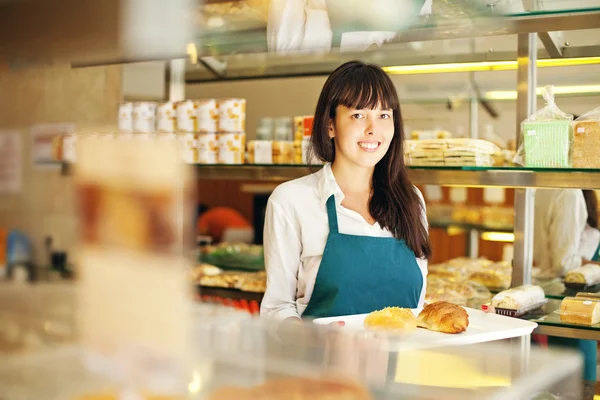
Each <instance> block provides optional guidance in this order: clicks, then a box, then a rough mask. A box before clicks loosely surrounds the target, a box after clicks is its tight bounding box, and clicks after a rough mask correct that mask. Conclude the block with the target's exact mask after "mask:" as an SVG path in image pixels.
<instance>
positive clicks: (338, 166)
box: [331, 161, 374, 194]
mask: <svg viewBox="0 0 600 400" xmlns="http://www.w3.org/2000/svg"><path fill="white" fill-rule="evenodd" d="M331 171H332V172H333V176H334V177H335V181H336V182H337V184H338V186H339V187H340V189H342V192H344V194H353V193H370V192H371V181H372V178H373V171H374V168H362V167H359V166H357V165H352V164H350V163H344V162H341V161H334V162H333V163H332V164H331Z"/></svg>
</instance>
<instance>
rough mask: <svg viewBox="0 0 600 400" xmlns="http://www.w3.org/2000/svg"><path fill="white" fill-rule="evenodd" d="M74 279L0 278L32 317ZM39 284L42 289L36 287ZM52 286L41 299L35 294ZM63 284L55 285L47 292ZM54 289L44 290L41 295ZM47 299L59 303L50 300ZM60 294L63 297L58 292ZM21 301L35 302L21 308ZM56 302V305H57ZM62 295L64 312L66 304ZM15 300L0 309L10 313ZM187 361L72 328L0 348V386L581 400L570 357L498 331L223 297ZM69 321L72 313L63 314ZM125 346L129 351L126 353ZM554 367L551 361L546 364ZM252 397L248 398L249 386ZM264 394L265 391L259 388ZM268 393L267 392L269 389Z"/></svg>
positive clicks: (197, 330)
mask: <svg viewBox="0 0 600 400" xmlns="http://www.w3.org/2000/svg"><path fill="white" fill-rule="evenodd" d="M76 290H77V287H76V286H74V285H73V286H71V287H70V288H66V287H65V286H63V285H57V286H54V287H53V286H52V285H41V286H29V287H22V288H19V289H18V290H16V291H15V290H12V289H8V292H11V293H12V303H13V304H14V305H17V307H16V309H19V310H20V312H19V313H18V314H20V315H28V316H30V317H31V318H32V319H34V320H36V321H37V323H38V324H39V325H41V326H44V325H47V324H49V323H53V322H54V320H52V321H51V320H50V319H49V316H50V315H53V314H56V310H57V304H59V306H58V308H61V307H63V306H64V304H66V303H69V302H71V304H76V303H75V301H74V300H75V298H74V296H75V295H76ZM40 292H43V294H42V295H41V296H39V295H38V293H40ZM47 293H52V299H50V298H49V297H48V296H47V295H46V296H44V294H47ZM59 293H62V294H61V295H58V296H57V294H59ZM49 300H53V301H49ZM57 301H58V303H57ZM65 302H66V303H65ZM22 304H27V305H33V306H35V309H36V310H37V311H36V312H33V311H32V310H29V312H27V311H26V310H24V309H23V308H22V307H19V306H21V305H22ZM60 304H62V305H60ZM74 311H75V310H74V309H73V308H72V307H71V306H67V307H65V308H64V309H63V310H62V313H63V314H68V315H73V314H74ZM14 315H15V314H14V311H11V314H10V315H9V314H7V313H6V312H4V310H2V311H0V317H1V318H3V320H4V321H12V320H13V318H14ZM190 318H191V319H192V321H193V324H192V326H191V329H192V331H191V332H190V333H191V337H193V338H194V340H193V341H190V342H189V360H182V361H181V363H182V364H181V365H173V364H172V360H171V363H162V362H161V360H160V358H157V359H149V358H145V357H136V356H135V352H134V353H128V352H127V351H125V352H123V353H119V354H118V355H115V356H111V355H110V354H105V353H99V352H97V351H96V350H95V349H94V348H90V347H84V346H82V345H81V344H80V342H79V341H78V340H77V339H74V340H72V341H70V342H68V343H61V344H55V345H53V346H46V347H43V348H37V349H31V350H30V351H28V352H27V353H20V354H14V353H13V354H4V353H3V356H2V357H0V391H1V392H2V394H3V396H5V397H6V398H10V399H21V398H22V399H30V398H31V399H33V398H52V399H56V400H63V399H64V400H75V399H88V400H89V399H99V398H102V399H116V398H123V397H121V396H125V398H128V397H126V396H133V397H132V398H148V399H150V398H163V399H166V398H168V399H212V400H217V399H218V400H221V399H233V398H235V399H246V398H247V399H251V398H252V399H254V398H269V399H270V398H273V399H305V398H306V399H309V398H310V399H320V398H327V399H331V398H335V397H333V396H342V395H344V396H346V397H341V398H346V399H389V400H391V399H448V398H450V399H507V398H510V399H523V400H525V399H532V398H537V397H536V396H548V395H549V394H551V395H554V396H559V397H560V398H561V399H574V400H575V399H580V398H581V395H582V390H583V389H582V385H581V381H580V379H579V374H580V371H581V359H580V357H579V356H578V355H577V354H575V353H571V352H568V351H551V352H548V351H542V350H540V349H532V350H531V352H530V353H527V354H526V357H524V354H523V353H522V352H521V351H520V349H519V347H518V346H515V345H514V343H509V342H495V343H488V344H477V345H471V346H452V347H448V346H428V347H427V348H422V347H420V348H419V347H414V348H413V347H410V346H406V345H405V343H404V339H403V338H402V337H398V336H388V335H385V334H373V333H371V334H366V333H364V332H362V333H361V332H354V333H353V332H350V331H347V330H343V329H340V328H337V327H331V326H318V325H312V324H306V325H304V326H303V327H302V329H299V327H298V325H296V324H286V323H275V322H272V321H266V320H262V319H257V318H251V317H250V316H248V314H245V313H240V312H237V311H234V310H231V309H229V308H226V307H218V306H210V305H196V307H195V308H194V309H193V313H192V315H190ZM68 325H69V326H70V327H71V328H74V327H75V326H76V324H75V323H74V322H73V321H71V323H70V324H68ZM130 357H131V358H130ZM557 364H559V365H561V368H555V365H557ZM257 396H259V397H257ZM260 396H264V397H260ZM269 396H270V397H269Z"/></svg>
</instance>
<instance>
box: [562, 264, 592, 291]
mask: <svg viewBox="0 0 600 400" xmlns="http://www.w3.org/2000/svg"><path fill="white" fill-rule="evenodd" d="M565 283H576V284H582V285H588V286H591V285H596V284H598V283H600V265H596V264H586V265H583V266H581V267H578V268H575V269H573V270H571V271H569V272H567V274H566V275H565Z"/></svg>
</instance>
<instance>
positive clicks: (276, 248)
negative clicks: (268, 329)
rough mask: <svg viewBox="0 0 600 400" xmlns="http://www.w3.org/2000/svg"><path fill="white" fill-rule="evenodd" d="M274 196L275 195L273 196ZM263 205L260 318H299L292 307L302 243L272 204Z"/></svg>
mask: <svg viewBox="0 0 600 400" xmlns="http://www.w3.org/2000/svg"><path fill="white" fill-rule="evenodd" d="M274 194H275V193H274ZM273 197H274V196H273V195H271V198H270V199H269V201H268V203H267V210H266V214H265V227H264V235H263V238H264V239H263V241H264V243H263V245H264V252H265V269H266V272H267V290H266V292H265V295H264V297H263V300H262V302H261V309H260V313H261V316H264V317H268V318H272V319H277V320H284V319H286V318H289V317H298V318H299V317H300V315H299V313H298V308H297V306H296V293H297V288H298V270H299V268H300V262H301V261H300V254H301V252H302V244H301V242H300V239H299V236H300V235H299V232H298V229H299V227H298V225H297V224H294V223H293V222H292V219H291V218H290V217H289V216H288V215H287V214H286V213H285V211H284V209H283V208H282V207H281V206H280V205H278V204H277V203H276V202H275V201H273Z"/></svg>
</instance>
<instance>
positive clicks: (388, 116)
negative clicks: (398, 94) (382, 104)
mask: <svg viewBox="0 0 600 400" xmlns="http://www.w3.org/2000/svg"><path fill="white" fill-rule="evenodd" d="M390 118H391V115H390V114H381V119H390Z"/></svg>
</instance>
